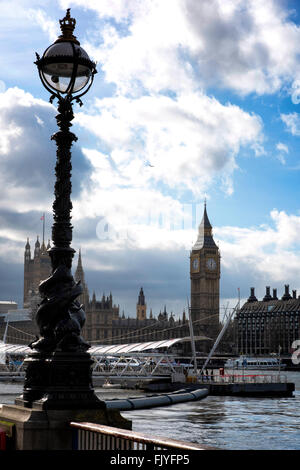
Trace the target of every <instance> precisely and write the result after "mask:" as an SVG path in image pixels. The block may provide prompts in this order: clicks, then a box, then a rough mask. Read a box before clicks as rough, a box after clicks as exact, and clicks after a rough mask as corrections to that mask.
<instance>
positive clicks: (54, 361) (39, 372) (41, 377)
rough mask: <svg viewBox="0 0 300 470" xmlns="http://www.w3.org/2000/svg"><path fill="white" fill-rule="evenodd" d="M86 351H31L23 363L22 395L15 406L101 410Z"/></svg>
mask: <svg viewBox="0 0 300 470" xmlns="http://www.w3.org/2000/svg"><path fill="white" fill-rule="evenodd" d="M92 363H93V361H92V359H91V356H90V354H89V353H87V352H77V353H74V352H59V351H57V352H54V353H48V354H42V353H38V352H33V353H31V354H29V355H28V356H27V357H26V359H25V361H24V364H25V367H26V375H25V382H24V388H23V395H21V396H20V397H19V398H17V399H16V400H15V403H16V405H19V406H23V407H25V408H35V409H40V410H72V409H79V408H84V409H101V408H102V409H103V408H105V403H104V402H103V401H101V400H100V399H99V398H98V397H97V396H96V395H95V392H94V389H93V386H92V371H91V365H92Z"/></svg>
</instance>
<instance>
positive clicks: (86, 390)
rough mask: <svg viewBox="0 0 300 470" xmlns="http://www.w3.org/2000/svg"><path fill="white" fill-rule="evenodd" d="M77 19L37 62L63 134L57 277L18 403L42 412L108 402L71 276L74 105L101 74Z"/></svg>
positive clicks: (42, 308)
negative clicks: (96, 386) (77, 31)
mask: <svg viewBox="0 0 300 470" xmlns="http://www.w3.org/2000/svg"><path fill="white" fill-rule="evenodd" d="M75 23H76V21H75V19H73V18H71V16H70V9H68V10H67V14H66V16H65V18H63V19H62V20H60V27H61V31H62V34H61V36H59V38H58V39H57V40H56V41H55V42H54V44H52V45H51V46H50V47H48V48H47V49H46V51H45V52H44V54H43V56H42V57H41V58H40V56H39V55H38V54H36V55H37V61H36V62H35V64H36V65H37V67H38V71H39V75H40V78H41V81H42V83H43V85H44V87H45V88H46V89H47V90H48V91H49V92H50V93H51V97H50V102H51V103H52V102H53V100H54V99H57V100H58V112H59V114H58V115H57V116H56V120H57V124H58V127H59V131H58V132H56V133H55V134H54V135H53V136H52V137H51V139H53V140H55V142H56V144H57V162H56V167H55V173H56V182H55V189H54V194H55V200H54V203H53V218H54V223H53V227H52V241H53V247H52V248H50V249H49V255H50V257H51V265H52V275H51V276H50V277H49V278H48V279H46V280H44V281H42V282H41V283H40V286H39V291H40V294H41V297H42V301H41V303H40V305H39V308H38V310H37V314H36V321H37V324H38V327H39V331H40V337H39V338H37V339H36V340H35V341H34V342H32V343H31V344H30V347H31V348H32V349H33V350H34V351H35V352H33V353H31V354H29V356H28V357H27V358H26V360H25V364H26V365H27V369H26V377H25V384H24V390H23V396H22V397H20V398H19V399H17V400H16V403H17V404H22V405H23V406H25V407H26V406H27V407H36V406H38V407H41V408H42V409H57V408H59V409H62V408H63V409H68V408H69V409H70V408H72V409H74V408H76V407H77V408H78V406H81V407H83V408H95V407H96V408H97V407H99V406H100V407H101V406H103V402H101V401H100V400H98V399H97V397H96V396H95V394H94V391H93V388H92V381H91V363H92V361H91V358H90V355H89V354H88V353H87V352H86V351H87V350H88V349H89V347H90V346H89V345H88V344H87V343H86V342H85V341H84V340H83V338H82V336H81V329H82V327H83V324H84V322H85V312H84V310H83V308H82V305H80V304H79V302H78V301H77V300H76V298H77V297H78V296H79V295H80V294H81V293H82V286H81V284H80V282H78V283H76V282H75V281H74V279H73V276H72V273H71V267H72V258H73V256H74V253H75V250H73V248H71V246H70V245H71V241H72V228H73V227H72V225H71V209H72V203H71V188H72V185H71V169H72V166H71V146H72V143H73V142H74V141H76V140H77V137H76V136H75V135H74V134H73V133H72V132H70V127H71V125H72V124H71V121H72V119H73V118H74V115H73V109H72V103H73V101H74V100H75V101H76V102H78V103H79V104H80V105H82V102H81V99H80V98H81V97H82V96H83V95H84V94H85V93H86V92H87V91H88V90H89V88H90V87H91V85H92V82H93V78H94V75H95V73H96V66H95V63H94V62H92V61H91V60H90V59H89V56H88V55H87V53H86V52H85V50H84V49H82V47H80V43H79V41H78V40H77V39H76V37H75V36H74V35H73V32H74V28H75Z"/></svg>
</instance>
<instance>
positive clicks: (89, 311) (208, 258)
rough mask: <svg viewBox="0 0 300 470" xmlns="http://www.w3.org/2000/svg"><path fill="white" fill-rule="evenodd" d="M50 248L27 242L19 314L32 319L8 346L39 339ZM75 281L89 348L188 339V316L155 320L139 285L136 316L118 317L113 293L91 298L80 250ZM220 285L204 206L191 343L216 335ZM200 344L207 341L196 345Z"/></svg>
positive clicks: (195, 255)
mask: <svg viewBox="0 0 300 470" xmlns="http://www.w3.org/2000/svg"><path fill="white" fill-rule="evenodd" d="M49 248H50V242H48V244H47V246H46V244H45V242H44V240H43V241H42V243H40V241H39V238H38V237H37V240H36V242H35V245H34V249H33V253H32V251H31V246H30V243H29V239H27V243H26V245H25V253H24V310H26V309H27V310H28V311H29V312H31V314H30V315H29V317H27V319H26V320H24V321H23V322H18V325H17V328H16V329H15V330H16V331H15V333H14V337H13V338H11V339H10V340H9V342H12V343H23V344H24V343H26V342H27V343H28V342H29V341H30V340H31V339H32V338H31V337H32V336H35V335H37V334H38V331H37V326H36V324H35V320H34V316H35V311H36V308H37V305H38V304H39V302H40V297H39V292H38V286H39V283H40V281H41V280H44V279H46V278H47V277H49V275H50V274H51V263H50V257H49V255H48V252H47V250H48V249H49ZM74 279H75V281H79V280H80V281H81V283H82V286H83V293H82V295H81V296H80V297H79V298H78V301H79V302H80V303H81V304H83V306H84V309H85V312H86V322H85V325H84V327H83V332H82V334H83V337H84V338H85V339H86V341H88V342H89V343H90V344H124V343H139V342H148V341H159V340H164V339H171V338H178V337H188V336H190V327H189V318H188V313H186V312H185V311H183V312H182V313H181V315H179V316H178V315H177V316H176V318H175V316H174V314H173V313H170V314H169V313H168V312H167V309H166V306H165V307H164V308H163V309H162V311H160V312H159V314H158V315H154V314H153V312H152V309H151V308H150V310H149V309H148V308H147V302H146V296H145V293H144V290H143V288H142V287H141V288H139V286H138V285H137V303H136V312H135V316H132V314H131V316H128V317H126V316H125V314H124V312H122V313H120V307H119V305H116V304H115V303H114V301H113V296H112V293H110V294H109V295H108V296H106V295H104V294H103V296H102V298H100V299H97V298H96V294H95V292H93V294H92V295H90V293H89V289H88V285H87V283H86V279H85V274H84V269H83V260H82V255H81V251H80V250H79V254H78V261H77V267H76V270H75V274H74ZM219 283H220V253H219V248H218V246H217V245H216V244H215V242H214V239H213V235H212V226H211V224H210V221H209V219H208V215H207V210H206V204H205V205H204V212H203V217H202V221H201V223H200V225H199V228H198V237H197V241H196V243H195V244H194V246H193V247H192V250H191V252H190V286H191V292H190V298H191V302H190V314H191V320H192V323H193V331H194V336H195V339H196V340H197V338H198V337H200V336H201V337H203V336H206V337H208V338H211V340H214V339H215V338H216V335H217V333H218V331H219V297H220V289H219ZM21 323H22V324H21ZM11 324H12V323H11ZM1 329H3V325H2V328H1V323H0V334H1ZM21 332H23V335H22V333H21ZM30 336H31V337H30ZM8 339H9V338H8ZM211 340H210V341H209V340H208V341H207V343H208V344H207V345H206V347H204V349H205V350H207V349H208V348H209V349H210V347H211V345H212V342H211ZM205 343H206V341H204V342H202V343H201V344H205ZM201 349H203V348H202V347H201Z"/></svg>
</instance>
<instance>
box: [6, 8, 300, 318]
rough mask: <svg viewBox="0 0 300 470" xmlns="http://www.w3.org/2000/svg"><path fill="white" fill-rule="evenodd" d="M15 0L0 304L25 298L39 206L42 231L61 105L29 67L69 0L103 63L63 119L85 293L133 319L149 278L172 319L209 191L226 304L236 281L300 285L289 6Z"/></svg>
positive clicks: (10, 14) (295, 34) (295, 18)
mask: <svg viewBox="0 0 300 470" xmlns="http://www.w3.org/2000/svg"><path fill="white" fill-rule="evenodd" d="M13 4H14V8H12V7H11V6H12V3H11V1H6V0H1V1H0V37H1V43H2V47H1V48H0V59H1V69H0V184H1V198H0V221H1V225H0V276H1V283H0V300H11V299H13V300H16V301H18V303H19V305H20V307H21V306H22V301H23V299H22V291H23V255H24V245H25V242H26V238H27V237H29V238H30V241H31V245H32V246H33V245H34V242H35V240H36V236H37V234H39V235H40V236H41V234H42V222H41V220H40V218H41V215H42V214H43V213H45V215H46V236H47V238H48V237H50V233H51V225H52V208H51V206H52V201H53V184H54V165H55V150H56V149H55V144H54V143H53V141H50V135H51V134H52V133H53V132H55V130H56V121H55V115H56V110H55V102H54V103H53V105H51V104H50V103H49V95H48V93H47V92H46V90H45V89H44V88H43V87H42V85H41V83H40V81H39V78H38V73H37V70H36V66H35V65H34V63H33V62H34V60H35V52H38V53H39V54H40V55H42V53H43V51H44V50H45V49H46V48H47V47H48V46H49V45H50V44H51V43H52V42H54V41H55V39H56V38H57V36H58V35H59V34H60V31H59V24H58V20H59V19H61V18H63V16H64V15H65V10H66V8H69V7H70V8H71V14H72V16H74V17H75V18H76V20H77V24H76V30H75V34H76V36H77V38H78V39H79V40H80V42H81V46H82V47H83V48H84V49H85V50H86V51H87V52H88V54H89V55H90V57H91V58H92V59H94V60H95V61H97V69H98V74H97V75H96V76H95V81H94V85H93V87H92V88H91V90H90V91H89V93H88V94H87V95H86V96H85V97H84V106H83V107H81V108H79V107H78V106H77V105H76V106H75V109H74V111H75V120H74V125H73V131H74V132H75V133H76V134H77V136H78V141H77V143H76V144H75V145H74V146H73V196H72V199H73V225H74V232H73V247H74V248H75V250H76V251H77V252H78V249H79V248H80V247H81V251H82V257H83V264H84V269H85V274H86V280H87V282H88V286H89V290H90V292H91V293H92V292H93V290H95V292H96V294H97V297H101V296H102V294H103V292H105V294H106V295H108V294H109V292H110V291H112V294H113V298H114V302H115V303H116V304H119V305H120V309H121V311H122V310H123V309H124V310H125V314H126V315H134V314H135V304H136V301H137V296H138V291H139V289H140V287H141V286H143V288H144V291H145V295H146V300H147V304H148V307H149V308H150V307H152V308H153V312H154V313H155V314H157V313H158V312H159V310H160V309H163V307H164V305H165V304H166V306H167V309H168V311H173V312H174V313H175V314H181V313H182V311H183V309H184V308H185V307H186V305H187V297H188V296H189V289H190V287H189V251H190V249H191V246H192V244H193V243H194V242H195V240H196V238H197V226H198V224H199V223H200V221H201V217H202V212H203V201H204V199H205V198H206V200H207V210H208V215H209V218H210V221H211V223H212V225H213V227H214V238H215V240H216V242H217V243H218V244H219V247H220V251H221V255H222V260H221V263H222V264H221V267H222V275H221V309H222V308H223V307H224V306H227V305H229V306H234V305H235V303H236V301H237V292H238V291H237V289H238V288H240V292H241V297H242V299H244V298H246V297H248V295H249V290H250V287H252V286H253V287H255V288H256V293H257V296H258V297H259V298H261V297H262V296H263V295H264V293H265V286H267V285H268V286H271V288H275V287H276V288H277V289H278V293H279V295H282V293H283V290H284V284H289V285H290V289H298V290H299V293H300V251H299V248H300V247H299V236H298V234H299V232H300V211H299V192H300V185H299V173H300V161H299V142H300V114H299V109H300V108H299V106H300V55H299V54H300V46H299V44H300V5H299V2H298V1H297V0H201V1H198V0H163V1H162V0H122V1H121V0H101V1H96V0H73V1H68V0H51V1H50V0H15V1H14V3H13ZM76 264H77V256H76V258H75V260H74V266H75V267H76ZM228 302H229V304H228Z"/></svg>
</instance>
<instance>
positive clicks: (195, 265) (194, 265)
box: [193, 258, 199, 269]
mask: <svg viewBox="0 0 300 470" xmlns="http://www.w3.org/2000/svg"><path fill="white" fill-rule="evenodd" d="M198 265H199V262H198V259H197V258H195V259H194V260H193V269H198Z"/></svg>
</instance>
